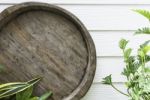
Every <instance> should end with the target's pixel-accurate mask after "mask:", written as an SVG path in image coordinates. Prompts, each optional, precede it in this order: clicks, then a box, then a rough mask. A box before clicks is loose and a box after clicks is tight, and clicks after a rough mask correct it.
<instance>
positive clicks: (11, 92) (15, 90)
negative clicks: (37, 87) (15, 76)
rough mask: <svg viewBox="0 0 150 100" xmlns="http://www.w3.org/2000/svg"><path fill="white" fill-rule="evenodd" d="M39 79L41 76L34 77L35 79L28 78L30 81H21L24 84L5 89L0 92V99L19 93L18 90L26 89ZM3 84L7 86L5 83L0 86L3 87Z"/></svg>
mask: <svg viewBox="0 0 150 100" xmlns="http://www.w3.org/2000/svg"><path fill="white" fill-rule="evenodd" d="M40 79H41V78H35V79H33V80H30V81H28V82H22V83H23V84H25V85H22V84H21V85H20V86H17V87H16V86H15V87H13V88H10V89H9V90H7V91H4V92H1V93H0V99H1V98H5V97H9V96H12V95H14V94H17V93H19V92H22V91H24V90H26V89H27V88H29V87H31V86H33V85H34V84H35V83H37V82H38V81H39V80H40ZM8 84H13V83H8ZM4 86H7V85H6V84H3V85H2V86H1V88H2V87H4Z"/></svg>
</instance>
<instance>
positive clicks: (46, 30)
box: [0, 2, 96, 100]
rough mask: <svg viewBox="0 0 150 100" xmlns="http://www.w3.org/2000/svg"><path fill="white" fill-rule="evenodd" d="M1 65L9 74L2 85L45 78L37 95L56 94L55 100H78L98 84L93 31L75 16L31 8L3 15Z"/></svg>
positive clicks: (43, 6)
mask: <svg viewBox="0 0 150 100" xmlns="http://www.w3.org/2000/svg"><path fill="white" fill-rule="evenodd" d="M85 17H86V16H85ZM0 64H2V65H3V66H4V68H5V69H4V71H3V72H2V73H0V81H1V82H11V81H27V80H29V79H32V78H34V77H37V76H42V77H43V79H42V81H41V82H40V83H39V84H38V86H37V88H36V91H35V94H37V95H40V94H42V93H44V92H45V91H47V90H52V91H53V97H52V98H51V99H52V100H79V99H80V98H81V97H82V96H84V95H85V93H86V92H87V91H88V89H89V87H90V85H91V83H92V81H93V77H94V74H95V69H96V68H95V67H96V52H95V47H94V43H93V41H92V39H91V37H90V35H89V33H88V31H87V30H86V28H85V27H84V25H83V24H82V23H81V22H80V21H79V20H78V19H77V18H76V17H75V16H74V15H72V14H71V13H69V12H68V11H66V10H64V9H62V8H59V7H56V6H53V5H49V4H44V3H33V2H30V3H23V4H19V5H15V6H12V7H9V8H7V9H6V10H5V11H3V12H2V13H1V15H0ZM51 99H50V100H51Z"/></svg>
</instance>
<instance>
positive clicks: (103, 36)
mask: <svg viewBox="0 0 150 100" xmlns="http://www.w3.org/2000/svg"><path fill="white" fill-rule="evenodd" d="M27 1H29V0H0V11H2V10H3V9H5V8H6V7H8V6H11V5H14V4H17V3H21V2H27ZM34 1H39V2H40V1H41V2H46V3H51V4H55V5H58V6H60V7H62V8H65V9H67V10H69V11H70V12H72V13H73V14H75V15H76V16H77V17H78V18H79V19H80V20H81V21H82V22H83V23H84V24H85V26H86V27H87V29H88V30H89V32H90V34H91V36H92V37H93V40H94V42H95V45H96V50H97V70H96V75H95V79H94V82H93V84H92V87H91V89H90V90H89V92H88V93H87V95H86V96H85V97H84V98H83V99H82V100H127V98H126V97H125V96H123V95H120V94H119V93H117V92H116V91H114V90H113V89H112V88H111V87H109V86H107V85H103V84H101V81H102V78H103V77H105V76H106V75H109V74H112V76H113V81H114V84H115V85H116V86H117V87H118V88H119V89H121V90H123V91H125V87H124V85H123V82H125V80H126V79H125V78H124V77H122V76H121V75H120V73H121V71H122V69H123V67H124V63H123V59H122V55H121V52H120V50H119V48H118V41H119V40H120V39H121V38H128V39H129V40H130V43H129V46H130V47H132V48H134V49H136V48H137V47H138V44H140V43H142V42H143V41H144V40H147V39H148V38H149V36H133V33H134V30H136V29H137V28H139V27H142V26H147V25H148V24H149V23H148V21H147V20H145V19H144V18H143V17H142V16H140V15H138V14H136V13H135V12H133V11H131V9H150V1H149V0H34ZM134 51H136V50H134ZM134 54H135V53H134Z"/></svg>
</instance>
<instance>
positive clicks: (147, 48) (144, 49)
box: [143, 45, 150, 55]
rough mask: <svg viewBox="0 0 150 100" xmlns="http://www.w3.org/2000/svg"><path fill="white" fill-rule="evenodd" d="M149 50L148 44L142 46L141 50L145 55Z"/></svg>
mask: <svg viewBox="0 0 150 100" xmlns="http://www.w3.org/2000/svg"><path fill="white" fill-rule="evenodd" d="M149 51H150V46H149V45H148V46H145V47H144V48H143V52H144V54H145V55H146V54H147V53H148V52H149Z"/></svg>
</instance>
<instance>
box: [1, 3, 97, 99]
mask: <svg viewBox="0 0 150 100" xmlns="http://www.w3.org/2000/svg"><path fill="white" fill-rule="evenodd" d="M33 9H39V10H41V9H42V10H48V11H51V10H56V11H57V12H59V13H60V14H62V15H63V16H64V17H66V18H68V19H69V20H70V21H72V22H73V23H74V24H75V25H76V26H77V27H78V29H79V30H80V31H81V35H82V37H83V39H84V41H85V43H86V47H87V51H88V64H87V67H86V70H85V74H84V76H83V78H82V80H81V82H80V84H79V85H78V87H77V88H75V89H74V90H73V92H72V93H70V95H68V96H67V97H65V98H63V99H62V100H80V99H81V98H82V97H83V96H85V94H86V93H87V92H88V90H89V88H90V87H91V85H92V82H93V79H94V76H95V71H96V49H95V45H94V42H93V40H92V38H91V36H90V34H89V32H88V30H87V29H86V27H85V26H84V25H83V23H82V22H81V21H80V20H79V19H78V18H77V17H76V16H75V15H74V14H72V13H71V12H69V11H67V10H65V9H63V8H61V7H58V6H55V5H52V4H48V3H43V2H24V3H20V4H17V5H13V6H10V7H8V8H6V9H4V10H3V11H2V12H1V13H0V29H2V28H3V26H5V24H7V23H8V22H9V21H10V20H11V19H13V17H16V16H17V14H19V13H22V12H25V11H28V10H33Z"/></svg>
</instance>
